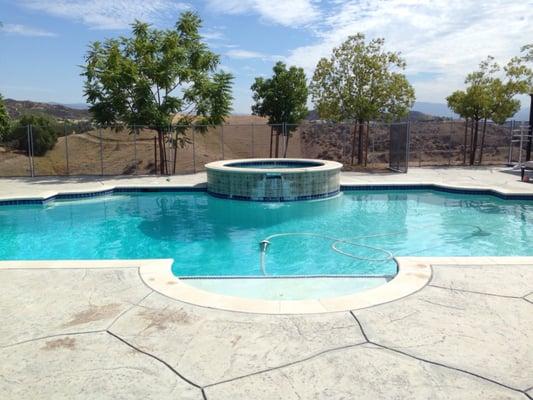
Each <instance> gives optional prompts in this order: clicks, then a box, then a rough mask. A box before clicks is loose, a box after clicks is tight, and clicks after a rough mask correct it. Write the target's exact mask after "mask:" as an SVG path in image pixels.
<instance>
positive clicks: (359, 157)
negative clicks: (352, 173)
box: [357, 120, 363, 165]
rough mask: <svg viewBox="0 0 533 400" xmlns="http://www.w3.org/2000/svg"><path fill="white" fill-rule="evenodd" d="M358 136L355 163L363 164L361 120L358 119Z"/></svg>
mask: <svg viewBox="0 0 533 400" xmlns="http://www.w3.org/2000/svg"><path fill="white" fill-rule="evenodd" d="M357 122H358V125H359V136H358V138H357V145H358V147H357V165H363V121H361V120H358V121H357Z"/></svg>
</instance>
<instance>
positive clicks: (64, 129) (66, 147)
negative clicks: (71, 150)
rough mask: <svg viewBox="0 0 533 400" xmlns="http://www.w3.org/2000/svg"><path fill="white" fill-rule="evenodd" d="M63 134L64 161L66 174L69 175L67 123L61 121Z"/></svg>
mask: <svg viewBox="0 0 533 400" xmlns="http://www.w3.org/2000/svg"><path fill="white" fill-rule="evenodd" d="M63 135H64V136H65V161H66V164H67V175H70V167H69V159H68V132H67V124H66V123H65V122H63Z"/></svg>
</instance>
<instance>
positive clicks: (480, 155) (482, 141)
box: [479, 118, 487, 165]
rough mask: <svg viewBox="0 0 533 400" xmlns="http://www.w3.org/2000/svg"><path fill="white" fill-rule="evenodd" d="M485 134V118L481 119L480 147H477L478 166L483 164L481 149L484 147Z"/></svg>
mask: <svg viewBox="0 0 533 400" xmlns="http://www.w3.org/2000/svg"><path fill="white" fill-rule="evenodd" d="M486 132H487V118H485V119H483V132H482V133H481V145H480V147H479V165H481V163H482V162H483V147H484V146H485V133H486Z"/></svg>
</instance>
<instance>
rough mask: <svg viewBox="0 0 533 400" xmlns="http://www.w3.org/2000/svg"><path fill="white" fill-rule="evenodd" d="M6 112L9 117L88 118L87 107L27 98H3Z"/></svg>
mask: <svg viewBox="0 0 533 400" xmlns="http://www.w3.org/2000/svg"><path fill="white" fill-rule="evenodd" d="M5 104H6V108H7V112H8V113H9V115H10V116H11V118H18V117H20V116H21V115H24V114H46V115H50V116H52V117H54V118H58V119H70V120H83V119H89V118H90V115H89V111H88V110H87V108H85V109H81V108H75V107H73V106H72V107H68V106H66V105H63V104H56V103H40V102H36V101H29V100H13V99H5Z"/></svg>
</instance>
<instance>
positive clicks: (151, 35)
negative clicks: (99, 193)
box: [82, 12, 233, 173]
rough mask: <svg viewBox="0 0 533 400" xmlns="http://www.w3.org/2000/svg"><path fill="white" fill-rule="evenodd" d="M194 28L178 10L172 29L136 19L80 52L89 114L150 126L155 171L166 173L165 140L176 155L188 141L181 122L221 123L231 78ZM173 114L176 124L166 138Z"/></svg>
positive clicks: (193, 20) (193, 18) (191, 16)
mask: <svg viewBox="0 0 533 400" xmlns="http://www.w3.org/2000/svg"><path fill="white" fill-rule="evenodd" d="M200 27H201V20H200V18H199V17H198V16H197V15H196V14H195V13H192V12H184V13H182V14H181V16H180V18H179V20H178V21H177V23H176V25H175V27H174V29H167V30H159V29H154V28H152V27H151V26H150V25H149V24H146V23H143V22H140V21H136V22H135V23H134V24H133V25H132V28H133V29H132V35H131V37H122V36H121V37H118V38H113V39H107V40H106V41H104V42H103V43H101V42H94V43H92V44H91V45H90V48H89V51H88V52H87V55H86V64H85V66H84V67H83V74H82V75H84V76H85V79H86V80H85V96H86V97H87V101H88V102H89V103H90V104H91V106H90V111H91V112H92V114H93V117H94V119H95V120H96V121H97V122H99V123H101V124H106V125H111V124H127V125H129V126H132V125H134V124H136V125H148V126H151V127H153V129H155V130H156V131H157V137H158V147H159V153H160V171H161V173H169V168H168V163H167V161H166V150H165V147H166V145H167V143H169V144H170V145H171V146H172V147H173V148H174V154H176V149H177V147H178V146H184V145H185V143H187V141H188V138H187V137H186V134H185V132H186V127H189V126H192V125H193V124H195V125H211V126H212V125H217V124H221V123H223V122H224V120H225V118H226V117H227V116H228V115H229V113H230V111H231V101H232V96H231V86H232V81H233V77H232V75H231V74H229V73H226V72H223V71H220V70H218V69H217V68H218V66H219V63H220V58H219V56H218V55H216V54H214V53H213V52H211V51H210V50H209V48H208V47H207V45H206V44H205V43H204V42H203V41H202V37H201V36H200V34H199V29H200ZM175 117H177V121H174V122H177V126H179V128H174V130H175V138H174V139H170V141H167V140H165V132H167V131H168V129H169V126H170V125H171V124H172V122H173V119H174V118H175ZM175 159H176V157H174V160H175ZM174 169H175V165H174Z"/></svg>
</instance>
